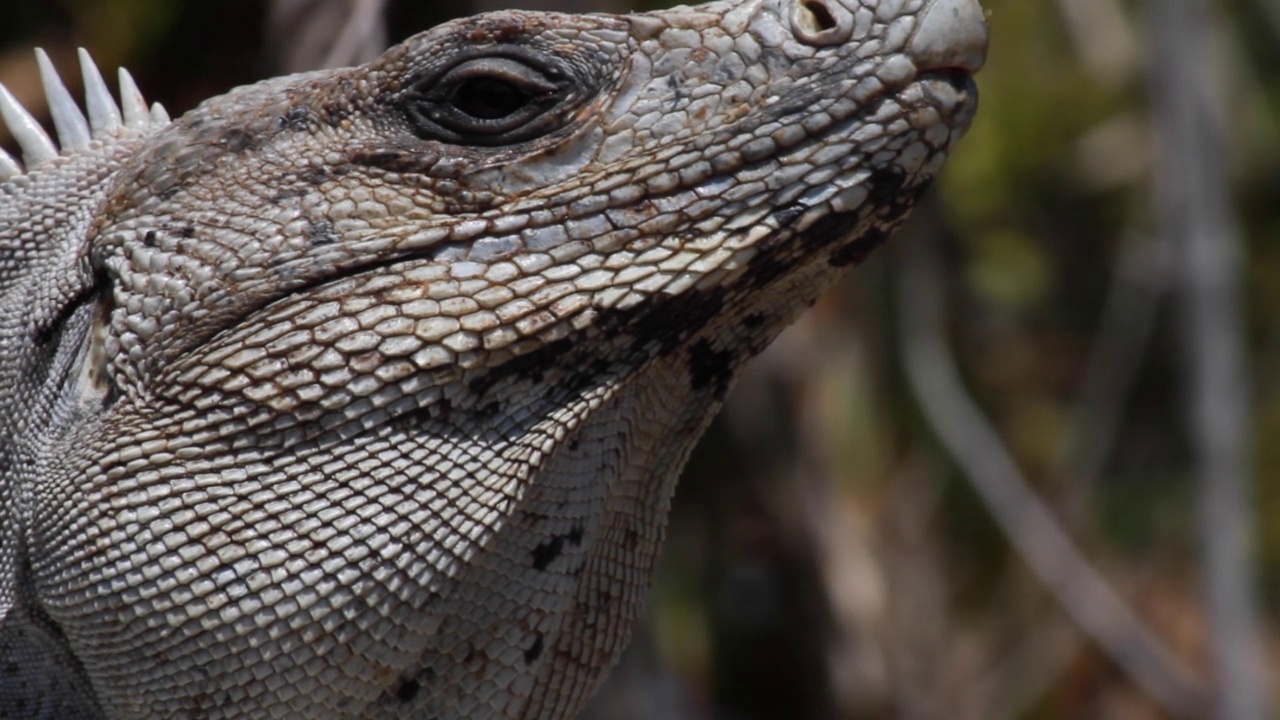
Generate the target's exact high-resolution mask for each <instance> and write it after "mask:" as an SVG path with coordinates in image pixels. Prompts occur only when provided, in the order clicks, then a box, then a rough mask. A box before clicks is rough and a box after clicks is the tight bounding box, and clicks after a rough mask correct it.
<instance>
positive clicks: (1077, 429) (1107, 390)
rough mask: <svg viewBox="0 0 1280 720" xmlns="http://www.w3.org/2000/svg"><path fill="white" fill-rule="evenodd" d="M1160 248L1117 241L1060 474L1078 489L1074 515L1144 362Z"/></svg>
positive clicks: (1164, 262)
mask: <svg viewBox="0 0 1280 720" xmlns="http://www.w3.org/2000/svg"><path fill="white" fill-rule="evenodd" d="M1168 255H1169V253H1168V252H1166V251H1165V249H1164V245H1162V244H1159V243H1156V242H1154V241H1152V240H1150V239H1149V238H1144V237H1140V236H1139V235H1137V234H1133V233H1131V234H1130V235H1129V236H1128V237H1127V238H1126V239H1125V240H1124V241H1122V242H1121V245H1120V250H1119V252H1118V258H1117V260H1116V269H1115V279H1114V280H1112V282H1111V287H1110V289H1109V290H1108V292H1107V300H1106V303H1105V306H1104V309H1103V312H1102V320H1101V323H1100V325H1099V328H1098V332H1097V335H1096V336H1095V339H1094V341H1093V345H1092V347H1091V348H1090V353H1089V359H1088V362H1087V363H1086V364H1085V370H1084V373H1083V381H1082V384H1081V391H1080V400H1079V404H1078V405H1077V407H1076V410H1075V417H1074V420H1073V422H1072V425H1071V433H1070V435H1069V437H1068V440H1067V442H1066V443H1065V448H1066V449H1065V451H1064V454H1063V456H1062V458H1061V459H1060V460H1059V462H1058V465H1059V471H1058V472H1059V474H1060V475H1061V476H1063V477H1068V478H1071V479H1072V480H1073V481H1074V482H1075V484H1076V486H1077V487H1079V488H1080V491H1081V492H1080V493H1079V494H1080V495H1081V496H1082V497H1079V498H1077V499H1076V501H1075V505H1077V506H1078V508H1077V512H1076V513H1074V514H1082V511H1083V508H1086V507H1088V506H1089V505H1090V504H1091V498H1092V496H1093V495H1094V492H1095V490H1096V488H1097V486H1098V483H1099V481H1100V480H1101V478H1102V471H1103V468H1104V467H1105V465H1106V462H1107V459H1108V458H1109V457H1110V455H1111V449H1112V447H1113V446H1114V445H1115V442H1116V439H1117V438H1118V437H1119V427H1120V423H1121V420H1123V417H1124V409H1125V405H1126V404H1127V402H1128V399H1129V395H1130V394H1131V392H1132V390H1133V386H1134V382H1135V381H1136V380H1137V377H1138V370H1139V369H1140V368H1141V366H1142V359H1143V357H1144V356H1145V355H1146V351H1147V348H1148V346H1149V345H1150V342H1151V338H1152V336H1153V335H1154V332H1155V327H1156V319H1157V316H1158V315H1159V311H1160V306H1161V301H1162V300H1163V299H1164V297H1165V295H1166V293H1167V292H1168V288H1169V282H1170V281H1169V263H1170V259H1169V258H1168Z"/></svg>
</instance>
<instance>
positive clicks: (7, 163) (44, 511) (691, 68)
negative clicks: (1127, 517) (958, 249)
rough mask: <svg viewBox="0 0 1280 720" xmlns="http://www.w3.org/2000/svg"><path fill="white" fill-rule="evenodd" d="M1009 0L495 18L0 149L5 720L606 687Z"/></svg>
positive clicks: (927, 167) (560, 707)
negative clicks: (734, 458) (758, 378)
mask: <svg viewBox="0 0 1280 720" xmlns="http://www.w3.org/2000/svg"><path fill="white" fill-rule="evenodd" d="M986 39H987V30H986V24H985V21H984V18H983V11H982V9H981V8H980V7H979V6H978V4H977V2H976V0H803V1H801V2H796V1H795V0H729V1H726V2H716V3H709V4H706V5H701V6H696V7H686V8H677V9H674V10H669V11H663V12H654V13H648V14H637V15H627V16H610V15H590V16H574V15H560V14H541V13H527V12H500V13H492V14H487V15H482V16H478V17H475V18H470V19H465V20H459V21H456V22H452V23H449V24H446V25H442V26H440V27H437V28H435V29H433V30H430V31H428V32H425V33H423V34H421V35H418V36H416V37H413V38H410V39H409V40H408V41H406V42H405V43H403V44H401V45H398V46H396V47H394V48H392V49H390V50H389V51H387V53H386V54H385V55H383V56H382V57H381V58H379V59H377V60H375V61H373V62H371V63H369V64H367V65H364V66H360V67H355V68H348V69H341V70H334V71H325V72H316V73H308V74H303V75H295V76H291V77H284V78H278V79H274V80H268V81H266V82H263V83H259V84H257V85H253V86H249V87H244V88H239V89H237V90H233V91H232V92H230V93H228V94H226V95H223V96H221V97H216V98H213V99H210V100H208V101H206V102H205V103H203V104H201V105H200V106H199V107H198V108H196V109H195V110H193V111H191V112H189V113H187V114H186V115H183V116H181V117H179V118H177V119H175V120H172V121H170V119H169V118H168V116H167V115H166V114H165V113H164V111H163V109H161V108H160V107H159V106H153V107H150V108H148V107H147V105H146V104H145V102H144V101H143V100H142V97H141V95H139V93H138V91H137V89H136V87H135V86H134V84H133V82H132V80H130V79H129V77H128V75H127V74H123V73H122V74H121V83H120V100H119V101H118V102H117V101H115V100H114V99H113V98H112V96H111V94H110V92H109V90H108V89H107V86H106V84H105V83H104V82H103V80H102V78H101V77H100V76H99V75H98V71H97V69H96V68H95V67H94V66H93V64H92V62H90V61H89V60H88V58H87V56H83V57H82V72H83V73H84V79H85V86H86V89H87V91H86V102H85V106H86V110H85V111H84V112H82V111H81V110H80V109H79V108H78V107H77V104H76V103H75V101H74V100H72V98H71V97H70V95H69V94H68V93H67V91H66V90H65V89H64V88H63V85H62V83H61V81H60V80H59V79H58V76H57V75H56V73H55V72H54V71H53V67H52V65H51V64H50V63H49V62H48V59H47V58H45V57H43V55H42V56H41V57H40V60H41V68H42V73H43V75H44V80H45V86H46V94H47V95H48V101H49V105H50V114H51V116H52V118H53V125H54V126H55V129H56V141H55V140H54V139H51V138H50V137H49V136H48V135H47V134H46V132H45V131H44V130H43V129H42V128H41V127H40V125H39V124H38V123H37V122H36V121H35V120H34V119H32V117H31V116H30V115H28V114H27V113H26V111H24V110H23V109H22V108H21V107H20V106H19V105H18V104H17V103H16V102H15V101H14V100H13V98H12V97H11V96H10V95H9V94H8V92H7V91H4V92H0V117H3V119H4V121H5V123H6V124H7V125H8V126H9V128H10V129H11V130H12V131H13V133H14V135H15V137H16V138H17V139H18V141H19V143H20V144H21V146H22V153H23V157H22V159H21V162H20V161H19V160H18V159H15V158H11V157H9V156H8V155H3V154H0V179H2V184H0V375H2V377H0V383H3V384H2V385H0V387H3V388H4V391H3V392H2V393H0V717H3V718H13V719H17V720H33V719H36V718H42V719H45V718H48V719H52V718H58V719H60V720H72V719H79V718H94V719H98V718H113V719H116V720H141V719H151V718H156V719H159V718H298V719H303V718H314V719H317V720H319V719H324V720H332V719H339V718H433V719H436V720H446V719H462V718H570V717H573V716H574V714H575V713H576V712H577V711H578V709H579V708H580V707H581V706H582V705H583V704H584V702H585V701H586V700H587V698H588V697H589V696H590V694H591V692H592V691H593V690H594V688H595V687H596V686H597V685H598V684H599V683H600V682H601V680H602V679H603V678H604V676H605V675H606V673H607V671H608V669H609V668H610V667H611V666H612V665H613V663H614V662H615V661H616V659H617V657H618V654H619V653H620V652H621V650H622V649H623V647H624V646H625V644H626V642H627V639H628V635H629V633H630V628H631V626H632V625H633V623H634V622H635V620H636V618H637V616H638V615H639V614H640V612H641V609H642V606H643V603H644V597H645V594H646V590H647V588H648V584H649V582H650V579H651V575H652V571H653V567H654V563H655V561H656V558H657V554H658V551H659V548H660V545H661V542H662V537H663V529H664V525H665V522H666V515H667V509H668V504H669V501H670V498H671V495H672V492H673V490H674V484H675V480H676V477H677V475H678V473H679V471H680V469H681V467H682V465H683V464H684V462H685V459H686V457H687V456H688V453H689V450H690V448H691V447H692V445H693V443H694V442H695V441H696V440H697V438H698V437H699V435H700V434H701V432H702V430H703V429H704V428H705V426H706V424H707V422H708V420H709V419H710V417H711V416H712V414H713V413H714V412H715V410H716V409H717V407H718V406H719V404H720V401H721V399H722V398H723V397H724V394H725V392H726V390H727V389H728V387H729V385H730V384H731V382H732V380H733V378H734V375H735V374H736V371H737V369H738V368H739V367H740V365H741V364H742V363H743V362H744V361H745V360H746V359H747V358H748V357H750V356H751V355H753V354H755V353H757V352H759V351H760V350H761V349H763V348H764V347H765V346H766V345H767V344H768V343H769V342H770V341H771V340H772V339H773V338H774V337H775V336H776V334H777V333H778V332H779V331H780V330H781V329H782V328H783V327H784V326H785V325H786V324H787V323H789V322H790V321H792V320H793V319H794V318H795V317H796V316H797V314H798V313H800V312H801V311H802V309H803V308H805V307H806V306H807V305H809V304H811V303H813V302H814V301H815V299H816V298H817V297H818V296H819V295H820V294H821V293H822V292H823V290H824V289H825V288H827V287H828V286H829V285H831V283H832V282H834V280H835V279H836V278H837V277H839V276H840V275H841V274H842V273H843V272H844V271H845V270H846V269H847V268H848V267H849V266H851V265H853V264H856V263H857V262H858V261H859V260H861V259H862V258H863V257H864V256H865V255H866V254H867V252H869V251H870V250H871V249H873V248H874V247H876V246H877V245H878V244H880V243H881V242H882V241H883V240H884V239H885V238H886V236H887V235H888V234H889V233H890V232H891V231H892V229H893V228H894V227H895V226H896V225H897V224H898V223H899V222H900V221H901V220H902V218H903V216H904V214H905V213H906V212H907V210H908V209H909V208H910V207H911V205H912V204H913V202H914V200H915V199H916V197H917V196H918V195H919V193H920V192H921V191H922V190H923V189H924V188H925V187H926V186H927V184H928V182H929V180H930V179H931V178H932V177H933V176H934V175H935V174H936V173H937V172H938V170H939V169H940V167H941V166H942V163H943V161H944V159H945V157H946V155H947V153H948V152H949V151H950V149H951V147H952V145H953V144H954V143H955V142H956V140H957V138H958V137H959V136H960V135H961V133H962V132H963V131H964V130H965V129H966V127H967V126H968V124H969V122H970V120H971V118H972V115H973V112H974V110H975V107H976V94H975V90H974V86H973V83H972V80H971V77H970V76H971V74H972V73H974V72H976V71H977V70H978V69H979V67H981V64H982V62H983V58H984V55H985V51H986Z"/></svg>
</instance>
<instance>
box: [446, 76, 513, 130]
mask: <svg viewBox="0 0 1280 720" xmlns="http://www.w3.org/2000/svg"><path fill="white" fill-rule="evenodd" d="M528 103H529V95H528V94H527V93H525V92H524V91H523V90H521V89H520V88H518V87H516V86H515V85H512V84H511V83H509V82H506V81H504V80H499V79H497V78H475V79H472V80H468V81H466V82H464V83H463V84H462V85H461V86H459V87H458V89H457V91H456V92H455V93H454V95H453V105H454V107H456V108H457V109H458V110H461V111H462V112H464V113H466V114H467V115H470V116H471V117H473V118H478V119H480V120H498V119H500V118H504V117H507V116H508V115H511V114H512V113H514V112H516V111H517V110H519V109H521V108H523V107H524V106H525V105H527V104H528Z"/></svg>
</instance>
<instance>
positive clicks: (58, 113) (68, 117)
mask: <svg viewBox="0 0 1280 720" xmlns="http://www.w3.org/2000/svg"><path fill="white" fill-rule="evenodd" d="M78 53H79V57H80V71H81V74H82V76H83V78H84V87H85V107H86V108H87V109H88V118H87V119H86V117H85V113H84V112H82V111H81V110H80V107H79V106H78V105H76V102H75V99H74V98H72V96H71V93H70V92H69V91H68V90H67V87H66V85H65V84H64V83H63V82H62V78H61V77H59V76H58V72H57V70H56V69H55V68H54V66H53V62H52V61H50V60H49V56H48V55H47V54H46V53H45V52H44V51H43V50H39V49H37V50H36V63H37V65H38V66H39V68H40V79H41V82H42V84H43V86H44V92H45V97H46V99H47V102H48V103H49V116H50V117H51V118H52V119H53V125H54V129H55V130H56V131H57V136H58V143H54V142H53V140H52V139H50V137H49V134H48V133H47V132H45V130H44V128H43V127H41V126H40V123H39V121H37V120H36V119H35V117H34V116H32V114H31V113H29V112H27V110H26V108H24V107H22V104H21V103H19V102H18V100H17V99H16V98H14V97H13V95H12V94H11V93H10V92H9V90H8V89H7V88H5V87H4V86H3V85H0V122H3V123H4V125H5V127H6V128H8V130H9V132H10V134H12V135H13V137H14V139H15V140H16V141H17V142H18V145H19V146H20V147H21V148H22V160H23V162H22V163H19V162H18V161H17V160H15V159H14V158H13V157H12V156H10V155H9V154H8V153H6V152H4V151H3V150H0V181H7V180H11V179H13V178H16V177H18V176H20V175H22V174H24V173H25V172H26V170H29V169H32V168H37V167H39V166H40V165H43V164H44V163H47V162H49V161H51V160H53V159H54V158H57V157H58V155H59V153H60V152H61V153H75V152H79V151H83V150H85V149H86V148H88V147H89V145H90V142H91V141H92V140H95V139H106V138H108V137H112V136H116V135H119V134H120V133H121V132H122V129H123V130H126V131H129V132H138V131H146V130H149V129H151V128H153V127H157V126H162V125H166V124H168V122H169V114H168V113H166V112H165V110H164V108H163V107H161V106H160V104H159V103H155V104H153V105H152V106H151V107H150V108H148V107H147V101H146V100H144V99H143V97H142V93H140V92H138V86H137V84H136V83H135V82H134V81H133V78H132V77H130V75H129V73H127V72H125V70H124V69H123V68H121V69H120V96H121V102H120V104H118V105H117V104H116V101H115V99H114V98H113V97H112V96H111V91H110V90H109V89H108V88H107V84H106V82H105V81H104V80H103V79H102V73H101V72H99V70H98V66H97V65H95V64H94V62H93V59H92V58H90V57H89V53H88V52H86V51H85V50H84V48H80V49H79V51H78ZM122 117H123V120H122ZM59 145H61V150H59ZM23 164H25V166H26V169H24V167H23Z"/></svg>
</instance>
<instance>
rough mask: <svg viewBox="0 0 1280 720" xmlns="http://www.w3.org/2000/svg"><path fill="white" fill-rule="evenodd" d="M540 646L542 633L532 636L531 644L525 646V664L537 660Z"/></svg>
mask: <svg viewBox="0 0 1280 720" xmlns="http://www.w3.org/2000/svg"><path fill="white" fill-rule="evenodd" d="M542 646H543V643H542V635H540V634H539V635H537V636H535V637H534V638H533V644H532V645H530V646H529V647H527V648H525V651H524V664H525V665H532V664H533V662H534V661H535V660H537V659H538V657H539V656H540V655H542Z"/></svg>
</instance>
